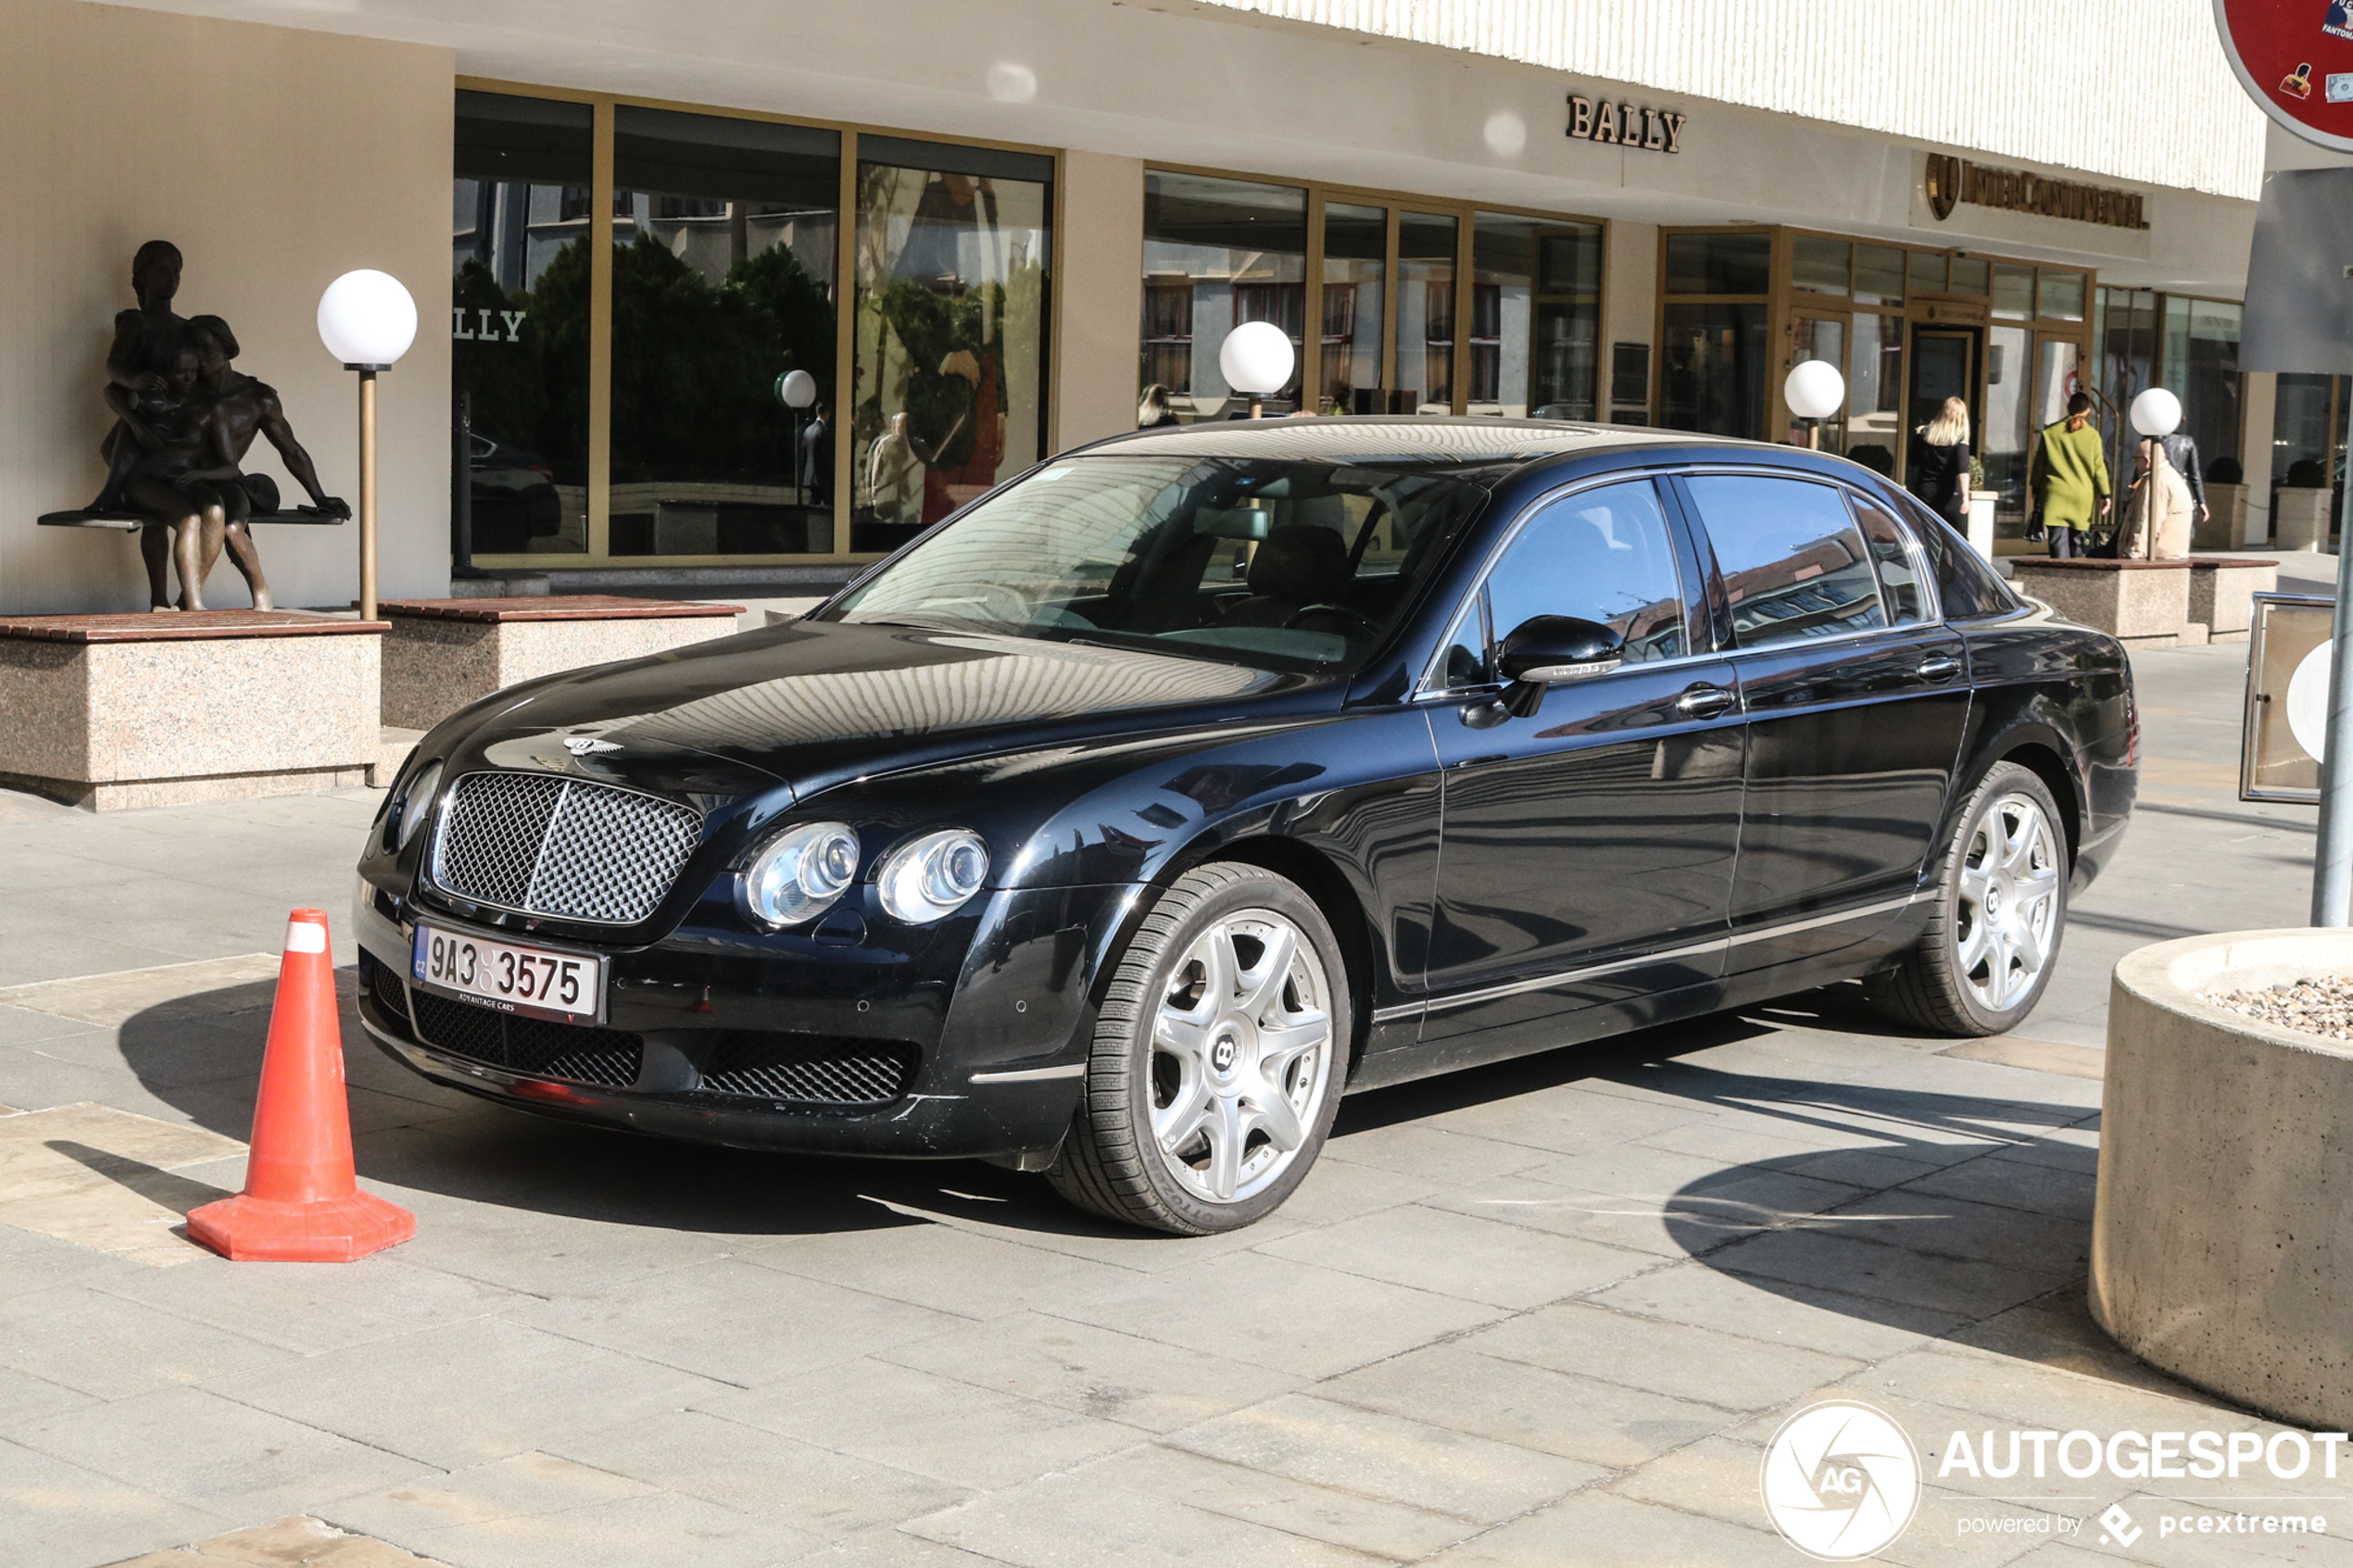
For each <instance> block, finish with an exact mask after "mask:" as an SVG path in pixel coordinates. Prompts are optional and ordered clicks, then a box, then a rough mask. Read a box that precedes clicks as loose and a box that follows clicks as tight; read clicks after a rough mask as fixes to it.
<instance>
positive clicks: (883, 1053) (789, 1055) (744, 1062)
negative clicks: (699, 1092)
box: [697, 1030, 915, 1105]
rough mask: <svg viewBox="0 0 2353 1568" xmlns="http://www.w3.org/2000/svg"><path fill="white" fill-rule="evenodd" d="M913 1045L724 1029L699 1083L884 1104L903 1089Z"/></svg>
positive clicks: (820, 1100)
mask: <svg viewBox="0 0 2353 1568" xmlns="http://www.w3.org/2000/svg"><path fill="white" fill-rule="evenodd" d="M914 1074H915V1050H914V1047H912V1046H908V1045H903V1044H900V1042H897V1041H892V1040H852V1039H838V1038H835V1037H833V1036H831V1035H788V1034H768V1033H764V1032H756V1031H751V1030H727V1031H724V1032H722V1033H721V1034H720V1036H719V1038H718V1040H717V1041H716V1042H714V1043H713V1044H712V1046H711V1048H710V1050H709V1051H708V1052H707V1053H706V1054H705V1055H704V1057H703V1067H702V1074H701V1077H700V1079H699V1081H698V1084H697V1086H698V1088H701V1089H703V1090H705V1091H707V1092H709V1093H711V1094H722V1095H741V1096H745V1097H747V1098H757V1099H768V1100H788V1101H799V1103H801V1104H804V1105H883V1104H887V1103H888V1102H889V1101H891V1100H894V1099H897V1098H899V1097H900V1095H902V1094H904V1093H906V1092H907V1085H908V1081H909V1080H910V1079H912V1077H913V1076H914Z"/></svg>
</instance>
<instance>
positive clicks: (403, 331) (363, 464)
mask: <svg viewBox="0 0 2353 1568" xmlns="http://www.w3.org/2000/svg"><path fill="white" fill-rule="evenodd" d="M416 340H417V302H416V301H415V300H413V299H411V298H409V291H408V290H407V289H405V288H402V287H401V286H400V280H399V279H397V278H396V277H394V276H393V275H392V274H391V273H389V272H379V271H376V270H374V269H372V268H366V267H363V268H361V269H360V270H358V271H356V272H346V273H345V274H344V275H343V276H342V277H340V278H337V279H336V280H335V281H334V282H332V283H329V284H328V285H327V292H326V293H325V294H322V295H320V296H319V341H320V342H321V343H323V344H325V345H327V352H328V353H330V354H332V355H333V356H334V357H335V358H337V359H339V360H341V361H342V362H343V368H344V369H345V370H357V371H359V619H360V620H362V621H373V620H374V619H375V618H376V372H378V371H379V370H391V369H392V368H393V366H394V365H395V364H396V363H398V362H399V359H400V357H401V356H402V355H403V354H406V353H408V352H409V345H410V344H412V343H414V342H415V341H416Z"/></svg>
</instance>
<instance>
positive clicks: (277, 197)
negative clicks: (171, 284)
mask: <svg viewBox="0 0 2353 1568" xmlns="http://www.w3.org/2000/svg"><path fill="white" fill-rule="evenodd" d="M7 35H8V36H7V44H6V48H5V49H0V149H6V153H5V156H4V157H0V213H6V215H7V217H6V221H5V222H0V613H8V614H27V613H31V612H35V611H64V610H100V609H137V608H145V604H146V591H145V577H144V575H143V574H142V572H141V570H140V567H139V564H138V553H137V549H136V546H134V545H133V544H132V542H131V540H130V539H129V537H128V536H126V535H123V534H120V533H102V532H98V531H94V530H79V529H55V528H36V527H35V526H34V523H33V520H34V518H35V517H36V516H37V515H38V514H40V513H42V512H46V511H56V510H61V509H64V508H72V507H79V506H82V505H85V504H86V503H87V502H88V501H89V500H90V498H91V497H92V496H93V495H95V494H96V492H97V490H98V486H99V483H100V482H101V480H102V479H103V477H104V474H103V470H102V467H101V465H100V463H99V460H98V458H97V452H96V449H97V445H98V442H99V441H100V439H101V438H102V437H103V436H104V435H105V433H106V432H107V426H108V425H109V423H111V416H110V415H109V414H108V413H107V410H106V408H105V405H104V404H103V403H101V402H100V400H99V399H100V394H101V391H102V390H103V388H104V386H105V381H106V369H105V363H106V353H107V344H108V342H109V340H110V337H111V331H112V322H113V319H114V314H115V312H116V311H118V310H120V309H124V308H126V307H130V306H132V304H134V303H135V301H134V300H133V298H132V294H131V284H130V270H131V257H132V252H133V251H135V250H136V249H137V248H138V247H139V245H140V244H141V243H142V242H143V241H145V240H149V239H168V240H170V241H171V242H172V243H174V244H175V245H178V246H179V247H180V249H181V251H182V254H183V255H184V257H186V262H187V270H186V275H185V279H184V281H183V282H182V285H181V291H180V296H179V299H178V300H177V302H176V306H175V307H176V308H177V309H178V310H179V311H180V312H181V314H182V315H202V314H211V315H217V316H220V317H222V318H224V319H225V320H227V321H228V322H229V323H230V325H231V326H232V327H233V328H234V330H235V331H236V333H237V335H238V337H239V339H240V340H241V343H242V346H243V349H244V355H243V358H240V359H239V361H238V366H239V368H240V369H241V370H245V372H246V373H247V374H249V375H254V376H258V377H259V378H260V379H262V380H263V381H265V382H268V383H271V385H273V386H275V387H276V388H277V389H278V392H279V394H280V396H281V398H282V399H283V403H284V406H285V408H286V411H287V415H288V417H289V419H290V420H292V421H293V424H294V427H295V430H296V433H297V435H298V436H299V437H300V438H301V440H302V442H303V444H304V445H306V446H307V447H308V449H309V451H310V454H311V457H312V458H313V459H314V460H316V462H317V463H318V465H319V469H320V473H321V478H322V479H323V481H324V482H325V483H326V485H327V488H328V490H329V491H330V492H331V493H333V494H337V495H344V496H346V498H349V497H351V496H352V495H353V494H354V490H355V487H356V485H357V483H358V479H357V470H358V458H357V448H358V439H357V429H356V426H357V415H356V408H357V394H356V392H355V390H354V386H353V380H354V378H353V377H352V376H351V375H350V374H348V373H347V372H346V371H345V370H342V369H341V368H340V367H339V366H337V365H336V364H335V363H334V362H333V360H331V359H330V358H328V357H327V353H326V350H325V349H324V348H322V347H321V345H320V342H319V334H318V330H317V326H316V324H315V321H316V312H317V308H318V301H319V295H320V293H321V291H322V290H323V289H324V288H325V287H326V285H327V284H328V283H329V282H333V279H334V278H335V277H336V276H337V275H338V274H340V273H342V272H345V271H347V270H351V269H352V268H356V267H375V268H380V269H382V270H384V271H387V272H390V273H392V274H393V275H394V276H395V277H397V278H399V279H400V280H401V282H404V283H406V284H407V285H408V286H409V292H410V293H411V294H413V295H415V296H416V300H417V308H418V314H419V317H420V320H421V322H422V326H421V329H420V331H419V333H418V338H417V344H416V346H415V347H414V348H412V349H410V350H409V355H408V357H407V358H404V359H403V360H402V361H401V362H400V364H399V366H398V368H397V369H396V370H394V371H393V372H392V373H391V374H389V375H387V376H385V377H384V379H383V381H382V382H381V383H380V388H381V392H380V399H381V409H380V415H379V419H380V426H379V428H380V431H381V435H382V443H383V445H382V451H383V462H382V474H381V481H380V487H379V492H378V493H379V496H380V499H381V505H382V508H383V513H382V516H383V534H382V544H381V546H380V558H381V568H380V570H381V573H382V587H383V592H384V594H385V595H386V596H395V595H411V596H413V595H419V594H441V593H446V592H447V583H448V580H449V533H448V530H449V523H448V518H449V502H448V495H449V434H448V427H449V347H448V343H449V339H448V334H447V332H446V331H443V330H438V328H439V323H441V322H445V321H447V320H448V319H449V283H448V278H449V257H448V248H447V233H448V232H449V212H450V207H449V200H450V196H449V167H450V134H451V128H452V114H451V107H452V106H451V96H450V94H451V91H452V81H453V76H454V72H455V69H456V65H455V60H454V56H452V54H451V52H450V51H448V50H447V49H441V48H432V47H425V46H421V45H415V44H387V43H380V42H376V41H372V40H369V39H361V38H350V37H339V36H336V35H333V34H330V33H324V32H312V31H296V30H295V29H291V28H279V27H263V26H257V25H253V24H250V23H242V22H224V21H214V20H208V19H199V18H191V17H179V16H170V15H164V14H160V13H157V12H155V11H149V10H134V9H127V8H120V7H116V6H96V5H91V4H88V3H86V0H7ZM248 467H249V468H253V469H258V470H264V471H268V472H271V473H272V474H275V475H276V476H277V478H278V480H279V482H280V484H281V486H282V488H283V489H284V490H285V491H286V492H287V494H288V496H289V501H290V504H291V502H292V501H295V500H299V499H301V492H300V490H299V487H297V486H296V485H295V484H294V483H293V482H292V480H291V479H289V478H288V477H287V476H286V475H285V473H284V471H283V469H281V468H280V467H279V466H278V464H277V461H276V455H275V453H273V452H271V450H270V448H269V447H268V445H267V444H266V443H264V442H257V443H256V444H255V447H254V456H253V457H251V458H248ZM257 533H258V538H259V540H260V543H261V550H262V558H263V562H264V565H265V567H266V568H267V570H268V571H269V575H270V579H271V587H272V588H273V589H274V590H275V591H276V594H277V596H278V601H279V603H281V604H282V605H287V606H300V605H329V604H345V603H348V602H349V601H350V600H351V598H352V597H353V596H354V595H355V594H356V593H357V591H358V584H359V568H358V530H357V528H356V526H355V525H352V524H348V523H346V524H345V525H344V526H342V527H340V528H301V527H275V528H262V529H260V530H258V531H257ZM208 595H209V598H210V602H212V603H214V604H216V605H220V606H238V605H243V604H244V603H245V602H246V601H245V585H244V583H242V582H241V581H239V580H238V578H237V577H236V574H235V573H234V572H233V571H231V570H230V568H229V565H228V563H227V562H226V561H225V560H224V561H223V562H222V563H221V565H220V569H219V570H218V571H216V572H215V573H214V575H213V577H212V579H211V581H210V583H209V584H208Z"/></svg>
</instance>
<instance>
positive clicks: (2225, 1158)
mask: <svg viewBox="0 0 2353 1568" xmlns="http://www.w3.org/2000/svg"><path fill="white" fill-rule="evenodd" d="M2346 972H2353V932H2346V931H2315V930H2309V929H2301V930H2291V931H2242V932H2234V933H2229V934H2226V935H2217V936H2192V937H2184V938H2183V939H2182V940H2180V941H2177V942H2160V943H2158V945H2156V946H2155V947H2143V948H2141V949H2140V950H2139V951H2138V952H2135V953H2132V954H2128V955H2127V956H2126V957H2125V959H2124V960H2123V961H2122V962H2120V963H2119V964H2118V965H2117V966H2116V977H2115V980H2114V982H2113V983H2112V986H2111V991H2110V996H2109V1001H2108V1077H2107V1090H2106V1093H2105V1094H2104V1096H2103V1097H2102V1110H2101V1118H2100V1164H2099V1188H2098V1193H2097V1196H2096V1198H2095V1205H2094V1212H2093V1220H2092V1277H2091V1307H2092V1316H2093V1317H2094V1319H2095V1320H2096V1321H2097V1322H2098V1323H2099V1325H2100V1327H2101V1328H2102V1329H2104V1330H2106V1331H2107V1332H2108V1335H2109V1336H2111V1337H2113V1338H2114V1339H2115V1340H2116V1342H2117V1343H2118V1344H2120V1345H2121V1346H2123V1347H2124V1348H2125V1349H2127V1350H2129V1351H2131V1352H2132V1353H2133V1355H2135V1356H2137V1357H2139V1358H2140V1359H2141V1360H2142V1361H2146V1362H2148V1363H2149V1364H2150V1365H2151V1366H2154V1367H2157V1368H2158V1369H2160V1370H2162V1371H2164V1372H2167V1373H2171V1374H2172V1375H2174V1376H2176V1377H2179V1378H2182V1379H2183V1380H2184V1381H2186V1382H2189V1383H2193V1384H2196V1386H2199V1387H2201V1388H2205V1389H2208V1390H2210V1391H2211V1392H2213V1393H2216V1394H2220V1395H2221V1396H2222V1397H2223V1398H2225V1399H2232V1400H2234V1401H2236V1402H2237V1403H2240V1404H2243V1405H2246V1406H2248V1407H2250V1408H2252V1409H2255V1410H2258V1411H2263V1412H2264V1413H2265V1414H2268V1415H2271V1416H2274V1417H2276V1418H2278V1419H2279V1420H2281V1421H2284V1422H2289V1423H2292V1424H2296V1425H2299V1426H2305V1427H2311V1428H2322V1429H2329V1430H2334V1431H2340V1432H2341V1431H2345V1430H2347V1426H2348V1424H2353V1311H2348V1309H2347V1301H2348V1299H2353V1046H2348V1045H2347V1043H2345V1042H2340V1041H2334V1040H2327V1039H2323V1038H2322V1037H2320V1036H2318V1035H2306V1034H2302V1033H2299V1032H2296V1031H2293V1030H2287V1029H2278V1028H2273V1027H2271V1026H2270V1025H2268V1024H2263V1023H2259V1022H2256V1021H2255V1020H2254V1019H2251V1018H2247V1017H2245V1016H2243V1015H2241V1014H2238V1013H2235V1012H2230V1011H2226V1010H2223V1009H2221V1008H2219V1007H2214V1006H2211V1005H2209V1004H2208V1003H2206V1002H2204V1001H2202V1000H2200V999H2199V998H2200V997H2201V995H2202V994H2203V993H2205V992H2206V991H2207V990H2208V989H2209V988H2213V987H2216V986H2221V987H2223V988H2228V989H2233V990H2246V989H2255V988H2259V987H2261V986H2266V985H2278V984H2280V983H2282V982H2284V981H2292V980H2304V979H2309V978H2312V977H2313V976H2316V975H2320V974H2329V973H2335V974H2342V973H2346Z"/></svg>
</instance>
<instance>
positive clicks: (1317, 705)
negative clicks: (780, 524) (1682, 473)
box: [435, 621, 1341, 799]
mask: <svg viewBox="0 0 2353 1568" xmlns="http://www.w3.org/2000/svg"><path fill="white" fill-rule="evenodd" d="M1340 693H1341V683H1340V681H1339V680H1338V679H1337V678H1333V677H1319V676H1314V675H1304V674H1286V673H1277V672H1274V671H1264V670H1253V669H1250V668H1248V667H1246V666H1242V665H1238V664H1229V663H1225V662H1221V661H1218V660H1214V659H1195V658H1186V657H1183V656H1179V655H1173V654H1164V653H1156V652H1149V651H1140V650H1136V649H1130V648H1114V647H1105V646H1096V645H1091V644H1082V643H1066V642H1049V641H1043V640H1039V639H1036V638H1027V637H1011V636H1000V635H991V634H988V633H971V632H950V631H931V630H923V629H918V628H913V627H906V626H876V625H848V624H843V623H841V622H828V621H792V622H787V623H786V624H784V625H781V626H772V627H769V628H768V629H766V630H765V631H760V632H752V633H746V634H744V635H741V636H735V637H726V638H722V639H720V640H718V641H715V642H710V643H702V644H698V645H695V646H690V647H686V648H682V649H678V650H676V651H674V652H671V653H665V654H659V655H656V656H654V657H652V658H649V659H633V660H630V661H628V662H626V663H622V664H608V665H599V666H596V667H594V668H591V669H587V670H582V671H573V672H571V673H567V674H563V675H557V676H551V677H548V678H547V679H545V680H542V681H536V682H532V683H529V684H524V685H522V686H517V687H513V688H510V689H509V690H508V691H506V692H503V693H500V694H499V695H498V696H497V697H494V698H492V699H490V700H489V701H487V702H485V703H484V704H482V705H480V706H479V707H478V708H477V709H474V710H472V714H471V715H463V716H460V721H459V723H457V724H456V725H454V726H453V729H454V731H455V733H453V734H449V735H447V737H435V740H436V743H437V748H438V749H439V750H441V751H442V752H443V753H444V754H446V755H448V756H450V757H452V758H453V759H454V760H456V762H457V763H458V764H459V767H463V766H465V765H467V764H468V763H470V762H472V760H473V759H477V758H478V759H480V760H481V761H482V762H484V763H486V764H488V765H489V766H492V767H498V768H516V769H525V770H531V771H547V772H560V773H571V774H574V775H578V776H582V777H588V778H597V779H602V780H605V781H607V782H610V783H614V784H624V785H629V786H632V787H636V788H644V789H652V790H655V791H658V792H660V793H663V794H670V795H696V796H702V797H741V796H744V795H749V794H759V793H766V792H769V791H773V790H774V788H775V786H776V785H777V784H789V785H790V786H791V787H792V790H793V793H794V794H795V796H796V797H799V798H804V799H805V798H807V797H809V796H811V795H813V794H815V793H817V792H818V791H820V790H823V789H825V788H828V787H830V786H832V785H833V784H838V783H842V782H844V781H847V780H849V779H855V778H860V777H864V776H868V775H871V774H875V773H884V772H893V771H899V770H900V769H901V768H907V767H919V766H925V765H929V764H934V763H937V762H940V761H944V760H951V759H957V758H961V757H969V756H975V755H980V754H984V753H987V752H991V751H999V750H1006V749H1013V748H1017V747H1028V746H1037V745H1041V744H1052V743H1059V742H1066V741H1071V740H1083V739H1087V738H1090V737H1094V736H1101V735H1105V734H1127V733H1135V732H1148V731H1156V730H1162V729H1167V728H1181V727H1184V726H1187V725H1189V724H1194V723H1201V722H1216V721H1224V720H1229V719H1233V718H1238V717H1240V716H1242V715H1243V714H1244V713H1245V712H1247V713H1249V714H1250V715H1251V716H1253V717H1255V716H1260V715H1266V716H1273V713H1286V714H1287V713H1298V714H1300V715H1301V716H1302V717H1303V716H1307V715H1309V714H1312V713H1314V712H1315V711H1318V710H1320V709H1327V708H1329V707H1332V706H1335V705H1336V704H1337V703H1338V701H1339V698H1340ZM1270 709H1271V710H1272V712H1270V711H1269V710H1270Z"/></svg>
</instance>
